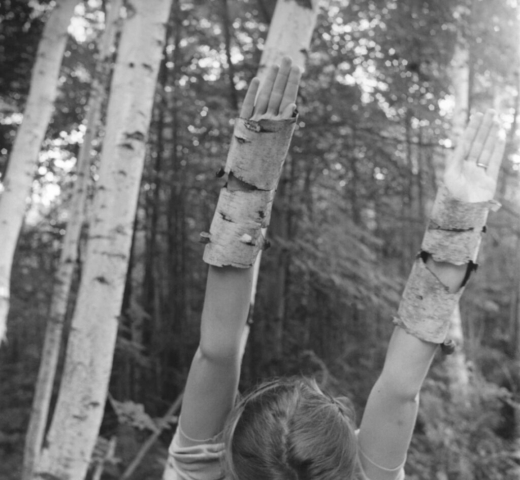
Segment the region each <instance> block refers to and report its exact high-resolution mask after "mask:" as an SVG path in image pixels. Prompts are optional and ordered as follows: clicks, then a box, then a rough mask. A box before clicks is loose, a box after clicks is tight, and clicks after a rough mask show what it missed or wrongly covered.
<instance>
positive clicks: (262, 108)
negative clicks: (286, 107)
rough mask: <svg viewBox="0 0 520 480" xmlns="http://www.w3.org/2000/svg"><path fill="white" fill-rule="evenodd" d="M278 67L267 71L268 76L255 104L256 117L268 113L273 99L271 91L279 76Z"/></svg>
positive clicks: (271, 67)
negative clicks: (268, 107) (271, 98)
mask: <svg viewBox="0 0 520 480" xmlns="http://www.w3.org/2000/svg"><path fill="white" fill-rule="evenodd" d="M278 68H279V67H278V65H271V66H270V67H269V69H268V70H267V74H266V76H265V78H264V81H263V82H262V85H261V86H260V92H259V93H258V98H257V99H256V104H255V112H254V114H255V116H256V115H258V116H259V115H263V114H264V113H265V112H266V111H267V106H268V105H269V98H270V97H271V91H272V90H273V85H274V82H275V80H276V76H277V75H278Z"/></svg>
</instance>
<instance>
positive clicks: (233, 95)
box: [222, 0, 238, 112]
mask: <svg viewBox="0 0 520 480" xmlns="http://www.w3.org/2000/svg"><path fill="white" fill-rule="evenodd" d="M231 27H232V22H231V21H230V19H229V7H228V1H227V0H222V28H223V30H224V39H225V44H226V60H227V67H228V76H229V93H230V99H231V107H232V108H233V110H235V111H236V112H238V95H237V89H236V86H235V67H234V65H233V61H232V60H231Z"/></svg>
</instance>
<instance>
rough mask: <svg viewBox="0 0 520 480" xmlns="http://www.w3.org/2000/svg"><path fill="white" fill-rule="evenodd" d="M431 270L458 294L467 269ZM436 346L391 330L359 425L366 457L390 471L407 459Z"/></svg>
mask: <svg viewBox="0 0 520 480" xmlns="http://www.w3.org/2000/svg"><path fill="white" fill-rule="evenodd" d="M426 265H427V267H428V268H429V269H430V271H431V272H432V273H433V274H434V275H435V276H436V277H437V278H438V279H439V280H440V281H441V282H442V283H443V284H444V285H445V286H446V287H448V289H449V290H450V291H457V290H458V289H459V288H460V287H461V285H462V282H463V280H464V276H465V272H466V266H465V265H460V266H456V265H452V264H448V263H436V262H434V261H433V260H431V259H428V261H427V263H426ZM436 350H437V345H436V344H434V343H429V342H424V341H422V340H419V339H418V338H416V337H415V336H413V335H410V334H408V333H406V332H405V331H404V330H403V329H401V328H400V327H396V328H395V329H394V333H393V335H392V338H391V339H390V343H389V346H388V351H387V355H386V359H385V364H384V367H383V371H382V373H381V376H380V377H379V379H378V380H377V382H376V384H375V385H374V388H373V389H372V391H371V393H370V396H369V398H368V402H367V406H366V409H365V414H364V416H363V421H362V423H361V432H360V445H361V449H362V450H363V451H364V453H365V454H366V455H367V456H368V457H369V458H376V459H377V460H378V462H379V464H380V465H383V466H387V467H389V468H391V467H396V466H398V465H400V464H401V463H402V462H403V461H404V459H405V456H406V451H407V450H408V446H409V444H410V440H411V436H412V432H413V428H414V425H415V421H416V417H417V410H418V399H419V392H420V390H421V387H422V384H423V382H424V379H425V377H426V374H427V373H428V370H429V368H430V364H431V362H432V359H433V356H434V354H435V351H436Z"/></svg>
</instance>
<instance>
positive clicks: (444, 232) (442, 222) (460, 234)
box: [394, 185, 500, 343]
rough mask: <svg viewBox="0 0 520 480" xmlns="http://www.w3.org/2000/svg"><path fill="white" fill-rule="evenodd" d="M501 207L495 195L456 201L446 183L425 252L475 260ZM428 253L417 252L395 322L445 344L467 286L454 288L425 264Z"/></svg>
mask: <svg viewBox="0 0 520 480" xmlns="http://www.w3.org/2000/svg"><path fill="white" fill-rule="evenodd" d="M498 208H500V204H499V203H498V202H496V201H494V200H491V201H488V202H479V203H470V202H463V201H460V200H457V199H456V198H454V197H453V196H452V195H451V194H450V192H449V190H448V189H447V188H446V187H445V186H444V185H441V187H440V188H439V191H438V192H437V197H436V198H435V203H434V205H433V209H432V213H431V217H430V222H429V224H428V228H427V229H426V233H425V235H424V239H423V242H422V245H421V249H422V252H424V253H425V254H428V255H431V257H432V258H433V260H435V261H436V262H449V263H452V264H455V265H466V264H468V265H469V264H470V263H476V260H477V255H478V250H479V247H480V241H481V239H482V234H483V233H484V231H485V226H486V220H487V215H488V212H489V210H490V209H492V210H498ZM428 255H421V254H420V255H418V256H417V258H416V260H415V263H414V264H413V267H412V272H411V274H410V277H409V279H408V282H407V284H406V287H405V289H404V292H403V296H402V299H401V303H400V305H399V309H398V311H397V315H396V316H395V317H394V323H395V324H396V325H399V326H400V327H401V328H403V329H404V330H406V331H407V332H408V333H410V334H411V335H414V336H416V337H417V338H420V339H421V340H424V341H426V342H432V343H443V342H444V341H445V340H446V337H447V335H448V330H449V328H450V320H451V315H452V314H453V311H454V310H455V308H456V306H457V304H458V302H459V299H460V296H461V295H462V292H463V290H464V287H461V288H460V289H459V290H458V291H457V292H455V293H450V292H449V290H448V288H446V287H445V286H444V285H443V284H442V282H441V281H440V280H439V279H438V278H437V277H436V276H435V275H434V274H433V273H432V272H431V271H430V270H429V269H428V267H427V266H426V265H425V263H424V261H423V258H424V259H425V258H427V256H428Z"/></svg>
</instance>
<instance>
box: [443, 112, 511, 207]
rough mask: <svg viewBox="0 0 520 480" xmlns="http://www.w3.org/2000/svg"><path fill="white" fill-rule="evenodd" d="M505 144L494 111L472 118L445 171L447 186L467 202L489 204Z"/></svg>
mask: <svg viewBox="0 0 520 480" xmlns="http://www.w3.org/2000/svg"><path fill="white" fill-rule="evenodd" d="M504 149H505V141H504V140H503V138H501V135H500V127H499V125H498V124H497V122H496V119H495V113H494V111H493V110H488V111H487V112H486V114H485V115H482V114H481V113H477V114H475V115H473V116H472V117H471V120H470V122H469V125H468V127H467V128H466V131H465V132H464V135H463V136H462V138H461V140H460V143H459V146H458V147H457V149H456V150H455V152H454V154H453V157H452V158H451V159H450V161H449V162H448V163H447V165H446V169H445V171H444V184H445V185H446V187H447V188H448V190H449V191H450V192H451V194H452V195H453V196H454V197H455V198H457V199H459V200H462V201H465V202H486V201H488V200H491V199H492V198H493V196H494V195H495V190H496V186H497V178H498V172H499V170H500V164H501V163H502V158H503V156H504Z"/></svg>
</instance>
